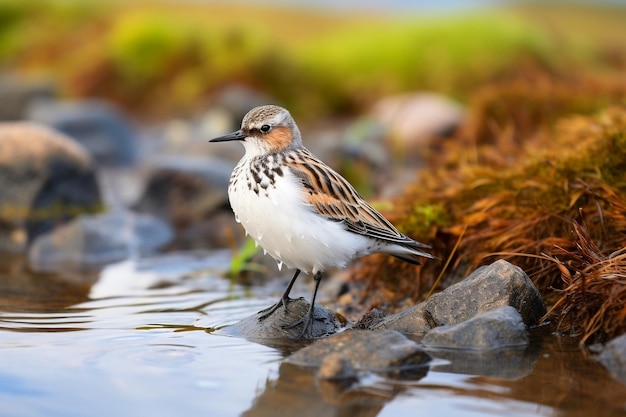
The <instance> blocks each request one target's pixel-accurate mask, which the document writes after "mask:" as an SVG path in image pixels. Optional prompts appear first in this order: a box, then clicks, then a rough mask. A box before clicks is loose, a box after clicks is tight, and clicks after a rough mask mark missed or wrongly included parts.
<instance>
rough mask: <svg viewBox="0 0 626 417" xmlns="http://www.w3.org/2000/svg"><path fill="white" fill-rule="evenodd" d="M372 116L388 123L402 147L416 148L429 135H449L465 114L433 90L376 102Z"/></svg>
mask: <svg viewBox="0 0 626 417" xmlns="http://www.w3.org/2000/svg"><path fill="white" fill-rule="evenodd" d="M372 117H373V118H374V119H375V120H377V121H380V122H382V123H384V124H385V125H387V126H388V128H389V131H390V136H391V138H392V140H393V141H394V142H395V143H396V145H397V146H401V149H403V150H411V149H415V147H416V146H419V145H420V144H424V143H425V142H427V141H428V140H429V139H432V138H437V137H446V136H450V135H451V134H452V133H453V132H454V131H455V130H456V129H457V127H458V126H459V125H460V123H461V121H462V120H463V117H464V110H463V107H462V106H461V105H460V104H459V103H457V102H455V101H453V100H451V99H449V98H447V97H444V96H442V95H439V94H435V93H410V94H402V95H397V96H392V97H388V98H385V99H383V100H381V101H379V102H378V103H376V104H375V105H374V107H373V109H372Z"/></svg>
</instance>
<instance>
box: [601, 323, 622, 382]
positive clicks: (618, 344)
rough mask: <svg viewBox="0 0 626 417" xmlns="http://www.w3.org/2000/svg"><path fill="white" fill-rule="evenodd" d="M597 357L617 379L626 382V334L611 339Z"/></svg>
mask: <svg viewBox="0 0 626 417" xmlns="http://www.w3.org/2000/svg"><path fill="white" fill-rule="evenodd" d="M597 359H598V361H599V362H600V363H601V364H602V365H603V366H604V367H605V368H606V369H608V370H609V372H610V373H611V375H613V377H614V378H615V379H617V380H618V381H620V382H622V383H623V384H626V334H623V335H621V336H619V337H616V338H615V339H613V340H611V341H609V342H608V343H607V344H606V345H605V346H604V349H603V350H602V352H601V353H600V355H598V358H597Z"/></svg>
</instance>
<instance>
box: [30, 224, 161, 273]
mask: <svg viewBox="0 0 626 417" xmlns="http://www.w3.org/2000/svg"><path fill="white" fill-rule="evenodd" d="M171 238H172V231H171V229H170V227H169V226H168V225H167V224H165V223H163V222H162V221H161V220H159V219H157V218H155V217H152V216H149V215H137V214H133V213H130V212H111V213H104V214H101V215H95V216H81V217H79V218H77V219H75V220H73V221H71V222H70V223H68V224H65V225H63V226H60V227H58V228H56V229H55V230H54V231H53V232H52V233H49V234H46V235H42V236H39V237H38V238H37V239H36V240H35V241H34V242H33V244H32V245H31V247H30V250H29V252H28V258H29V263H30V267H31V268H32V269H33V270H35V271H46V272H52V271H65V270H84V269H89V268H94V267H100V266H103V265H105V264H108V263H112V262H116V261H120V260H123V259H127V258H129V257H133V256H138V255H147V254H150V253H153V252H154V251H156V250H157V249H159V248H160V247H162V246H164V245H165V244H167V243H168V242H169V241H170V240H171Z"/></svg>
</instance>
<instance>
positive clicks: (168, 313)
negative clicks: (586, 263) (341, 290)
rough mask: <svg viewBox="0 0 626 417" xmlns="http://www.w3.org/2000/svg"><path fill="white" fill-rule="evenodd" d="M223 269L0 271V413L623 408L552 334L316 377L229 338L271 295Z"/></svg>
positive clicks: (210, 264) (603, 376) (600, 375)
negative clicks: (390, 370) (408, 367)
mask: <svg viewBox="0 0 626 417" xmlns="http://www.w3.org/2000/svg"><path fill="white" fill-rule="evenodd" d="M228 265H229V254H228V253H220V252H217V253H211V254H207V253H188V254H172V255H169V256H162V257H158V258H153V259H144V260H141V261H126V262H121V263H119V264H115V265H111V266H110V267H108V268H107V269H105V270H104V271H102V273H101V274H92V273H87V274H84V275H82V276H78V275H74V276H71V277H66V276H55V275H45V274H33V273H32V272H30V271H29V270H28V268H27V267H25V264H24V263H23V261H21V260H20V259H19V258H15V259H9V260H7V261H6V262H3V263H1V264H0V272H1V274H2V279H1V280H0V306H1V307H0V402H1V403H2V405H3V406H2V407H3V409H2V413H3V415H11V416H14V415H15V416H39V415H46V416H71V415H77V416H78V415H86V414H89V415H94V416H109V415H112V414H115V415H119V416H125V415H136V414H138V413H147V414H152V415H155V416H161V415H200V414H202V415H205V416H207V415H210V416H236V415H245V416H275V415H298V416H307V415H315V416H319V415H336V416H343V415H345V416H348V415H349V416H374V415H377V416H394V417H395V416H408V415H414V414H415V413H416V412H419V413H421V414H424V415H455V416H476V415H492V416H499V415H504V414H506V415H509V416H512V417H516V416H527V415H528V416H530V415H532V416H536V415H545V416H583V415H585V416H586V415H590V414H591V415H593V414H596V413H597V411H598V410H602V414H603V415H606V416H618V415H624V414H625V407H626V387H624V386H623V385H621V384H620V383H618V382H616V381H614V380H613V379H611V377H610V375H609V374H608V372H607V371H606V370H605V369H604V368H602V367H601V366H599V365H598V364H597V363H595V362H594V361H593V360H591V359H590V358H588V357H586V356H585V355H584V353H583V352H582V351H581V350H580V349H579V348H578V347H577V346H576V345H575V343H574V342H573V341H572V340H570V339H568V338H566V337H559V336H555V335H554V334H552V333H551V331H550V329H539V330H537V331H535V332H534V333H533V343H532V344H531V345H530V346H529V347H527V348H525V349H511V350H504V351H492V352H486V353H485V352H483V353H478V352H465V353H463V354H460V353H458V352H451V351H447V352H446V351H431V354H433V355H435V356H436V357H438V358H439V360H438V361H436V362H435V363H434V365H433V366H432V367H431V368H430V369H426V368H424V369H422V370H421V371H420V372H418V373H415V374H411V375H407V374H405V375H402V376H401V377H390V376H387V375H374V374H371V375H362V377H361V378H360V379H359V380H358V381H357V380H351V381H344V382H328V381H323V380H319V379H318V378H316V376H315V372H314V371H312V370H310V369H303V368H299V367H297V366H295V365H290V364H286V363H282V361H281V360H282V358H283V357H284V356H285V355H287V354H289V353H291V352H292V351H294V350H295V349H298V348H299V345H296V344H293V343H292V342H290V341H272V342H271V346H265V345H261V344H258V343H253V342H249V341H246V340H244V339H242V338H239V337H234V336H233V334H232V333H230V332H229V327H228V326H229V325H231V324H233V323H236V322H237V321H239V320H241V319H243V318H244V317H247V316H249V315H251V314H253V313H255V312H256V311H257V310H259V309H261V308H262V307H264V306H266V305H267V304H269V303H271V302H272V301H273V300H274V298H275V294H267V293H266V292H264V290H263V289H262V288H252V289H250V288H246V287H244V286H242V285H238V284H236V283H233V282H230V281H229V280H227V279H224V278H221V276H222V274H223V272H224V271H225V270H226V269H227V268H228ZM277 287H278V288H279V287H280V286H277Z"/></svg>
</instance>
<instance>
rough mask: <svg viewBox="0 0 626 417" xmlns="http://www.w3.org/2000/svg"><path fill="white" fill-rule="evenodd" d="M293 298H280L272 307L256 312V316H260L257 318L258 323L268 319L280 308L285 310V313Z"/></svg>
mask: <svg viewBox="0 0 626 417" xmlns="http://www.w3.org/2000/svg"><path fill="white" fill-rule="evenodd" d="M294 300H295V299H294V298H289V297H285V298H281V299H280V300H278V302H277V303H276V304H274V305H272V306H271V307H268V308H265V309H263V310H261V311H259V312H257V314H260V316H259V317H258V320H259V321H263V320H265V319H266V318H268V317H269V316H271V315H272V314H273V313H274V312H275V311H276V310H278V309H279V308H280V307H281V306H282V307H283V308H284V309H285V310H284V311H285V313H287V305H288V304H289V303H290V302H292V301H294Z"/></svg>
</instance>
